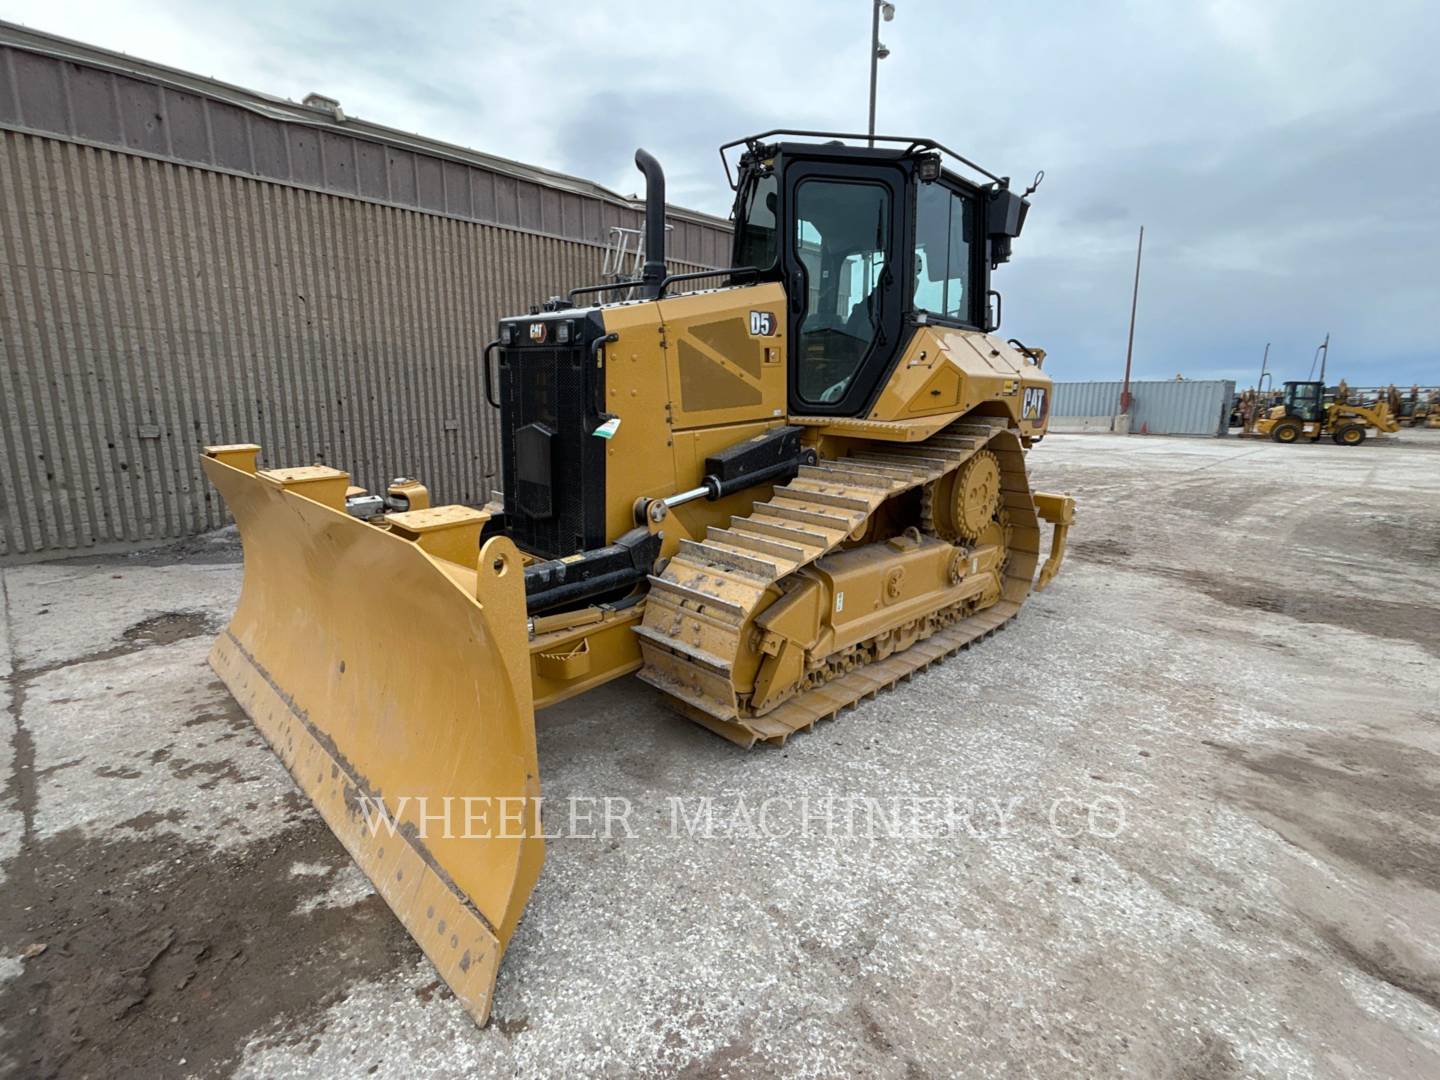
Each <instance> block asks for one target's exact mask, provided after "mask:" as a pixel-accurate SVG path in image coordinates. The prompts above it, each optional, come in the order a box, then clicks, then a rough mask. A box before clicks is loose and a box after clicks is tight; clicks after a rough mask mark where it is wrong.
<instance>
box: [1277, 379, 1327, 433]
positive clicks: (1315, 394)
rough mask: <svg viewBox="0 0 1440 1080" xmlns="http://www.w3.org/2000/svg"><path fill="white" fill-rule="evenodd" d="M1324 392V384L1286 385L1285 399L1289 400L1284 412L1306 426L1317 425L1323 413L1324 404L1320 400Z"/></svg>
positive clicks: (1303, 383)
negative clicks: (1303, 422) (1302, 421)
mask: <svg viewBox="0 0 1440 1080" xmlns="http://www.w3.org/2000/svg"><path fill="white" fill-rule="evenodd" d="M1324 390H1325V384H1324V383H1318V382H1302V383H1286V384H1285V391H1286V397H1287V398H1288V399H1289V400H1287V401H1286V402H1285V411H1286V412H1287V413H1289V414H1290V415H1291V416H1293V417H1296V418H1297V419H1299V420H1304V421H1305V422H1306V423H1307V424H1314V423H1318V422H1319V421H1320V419H1321V418H1322V416H1323V415H1324V411H1325V406H1324V402H1323V401H1322V400H1321V398H1322V395H1323V393H1324Z"/></svg>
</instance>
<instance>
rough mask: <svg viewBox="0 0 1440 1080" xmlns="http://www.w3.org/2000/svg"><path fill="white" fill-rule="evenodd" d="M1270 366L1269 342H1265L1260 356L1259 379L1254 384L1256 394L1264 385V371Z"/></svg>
mask: <svg viewBox="0 0 1440 1080" xmlns="http://www.w3.org/2000/svg"><path fill="white" fill-rule="evenodd" d="M1269 366H1270V342H1268V341H1267V342H1265V355H1264V356H1262V357H1261V358H1260V379H1259V381H1258V382H1256V384H1255V392H1256V393H1257V394H1258V393H1259V392H1260V391H1261V390H1262V389H1263V388H1264V386H1265V371H1266V369H1267V368H1269Z"/></svg>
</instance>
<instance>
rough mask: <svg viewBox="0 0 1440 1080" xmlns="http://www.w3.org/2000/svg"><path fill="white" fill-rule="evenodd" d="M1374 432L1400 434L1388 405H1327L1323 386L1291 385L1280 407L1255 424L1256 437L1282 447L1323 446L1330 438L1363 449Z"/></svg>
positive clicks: (1282, 398) (1311, 384)
mask: <svg viewBox="0 0 1440 1080" xmlns="http://www.w3.org/2000/svg"><path fill="white" fill-rule="evenodd" d="M1342 389H1343V387H1342ZM1342 397H1343V395H1342ZM1371 428H1374V429H1375V430H1376V431H1382V432H1385V433H1386V434H1394V433H1395V432H1397V431H1399V430H1400V424H1399V422H1398V421H1397V420H1396V419H1395V416H1394V414H1393V413H1392V412H1391V411H1390V406H1389V405H1388V404H1387V403H1386V402H1384V401H1377V402H1375V403H1374V404H1372V405H1351V404H1349V403H1348V402H1346V401H1343V400H1341V399H1340V398H1337V399H1336V400H1334V401H1326V400H1325V384H1324V383H1323V382H1287V383H1286V384H1285V391H1284V394H1283V396H1282V397H1281V399H1280V404H1279V405H1276V406H1275V407H1274V408H1273V409H1271V410H1270V413H1269V415H1268V416H1265V417H1264V418H1262V419H1261V420H1259V421H1258V422H1257V423H1256V424H1255V434H1256V435H1259V436H1262V437H1265V436H1268V437H1270V438H1272V439H1274V440H1275V441H1276V442H1279V443H1295V442H1300V441H1302V440H1304V441H1306V442H1319V441H1320V439H1321V438H1322V437H1323V436H1326V435H1329V436H1330V438H1331V439H1332V440H1334V441H1335V442H1336V443H1338V444H1339V445H1341V446H1359V445H1360V444H1361V443H1363V442H1364V441H1365V437H1366V435H1367V434H1368V433H1369V430H1370V429H1371Z"/></svg>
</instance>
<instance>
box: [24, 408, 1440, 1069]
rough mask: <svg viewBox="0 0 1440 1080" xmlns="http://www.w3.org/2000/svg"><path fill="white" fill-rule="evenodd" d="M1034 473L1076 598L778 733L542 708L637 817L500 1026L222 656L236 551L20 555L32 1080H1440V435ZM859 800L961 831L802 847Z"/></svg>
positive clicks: (1165, 447) (548, 738)
mask: <svg viewBox="0 0 1440 1080" xmlns="http://www.w3.org/2000/svg"><path fill="white" fill-rule="evenodd" d="M1032 467H1033V469H1034V471H1035V474H1036V481H1037V484H1038V485H1040V486H1043V487H1046V488H1051V489H1061V490H1067V491H1070V492H1071V493H1073V494H1074V495H1075V496H1076V497H1077V500H1078V503H1079V520H1078V523H1077V525H1076V528H1075V531H1074V534H1073V542H1072V547H1071V556H1070V559H1069V560H1068V561H1067V563H1066V566H1065V569H1064V571H1063V572H1062V574H1061V576H1060V577H1059V578H1058V579H1057V581H1056V583H1055V585H1054V586H1053V587H1052V588H1051V589H1050V590H1049V591H1048V592H1046V593H1043V594H1040V595H1039V596H1037V597H1035V598H1033V599H1032V600H1031V601H1030V603H1029V604H1028V605H1027V607H1026V610H1025V611H1024V613H1023V614H1022V615H1021V617H1020V618H1019V620H1018V621H1017V622H1015V623H1014V624H1012V626H1011V627H1010V628H1009V629H1007V630H1005V631H1004V632H1003V633H1002V634H1000V635H998V636H996V637H995V638H993V639H991V640H990V641H987V642H985V643H984V644H982V645H980V646H978V647H976V648H974V649H972V650H970V651H968V652H965V653H962V654H961V655H959V656H957V657H955V658H952V659H951V660H949V661H948V662H946V663H945V664H944V665H942V666H940V667H938V668H935V669H932V670H931V671H930V672H929V673H927V674H926V675H924V676H921V677H918V678H916V679H915V680H914V681H913V682H911V683H909V684H906V685H904V686H903V687H901V688H900V689H898V690H896V691H894V692H891V693H888V694H885V695H882V696H881V697H879V698H878V699H876V700H875V701H872V702H870V703H867V704H865V705H864V706H862V707H861V708H859V709H856V710H853V711H851V712H849V713H847V714H845V715H844V716H843V717H842V718H841V719H840V720H839V721H837V722H835V723H832V724H827V725H824V726H822V727H820V728H818V729H816V730H815V731H814V732H812V733H810V734H808V735H805V736H803V737H799V738H796V739H794V740H793V741H792V742H791V743H790V744H789V745H788V746H786V747H785V748H784V749H780V750H756V751H752V752H749V753H745V752H742V751H740V750H738V749H736V748H735V747H733V746H731V745H730V744H728V743H726V742H724V741H722V740H721V739H718V738H716V737H715V736H713V735H710V734H709V733H707V732H705V731H703V730H701V729H699V728H696V727H693V726H691V725H689V724H688V723H686V722H684V721H682V720H679V719H677V718H676V717H674V716H673V715H671V714H670V713H669V712H667V710H666V709H665V708H664V706H663V704H662V702H661V701H660V699H659V697H658V696H657V695H656V694H655V693H654V692H653V691H651V690H650V689H649V688H647V687H646V686H644V685H643V684H641V683H639V682H638V681H636V680H634V679H624V680H621V681H620V682H618V683H614V684H611V685H610V686H608V687H605V688H602V689H601V690H598V691H595V692H593V693H591V694H589V695H587V696H585V697H583V698H581V699H579V700H576V701H572V702H570V703H567V704H565V705H563V706H560V707H557V708H555V709H552V710H549V711H547V712H545V713H542V714H541V715H540V716H539V717H538V718H537V731H538V736H539V744H540V760H541V769H542V780H543V783H544V786H545V790H546V795H547V799H548V801H549V802H550V803H551V804H560V805H563V804H564V803H565V801H566V800H567V799H568V798H570V797H572V796H574V797H579V798H585V797H600V796H607V795H608V796H612V797H616V798H623V799H627V800H629V803H630V805H631V807H632V808H633V809H632V813H631V816H630V818H629V822H630V825H631V828H632V830H633V835H632V836H624V835H619V834H618V830H617V835H615V836H612V837H611V838H610V839H603V838H597V839H558V840H554V841H551V842H550V845H549V851H548V859H547V863H546V866H545V871H544V874H543V876H542V878H541V881H540V884H539V887H538V888H537V890H536V892H535V895H534V897H533V898H532V900H531V903H530V907H529V909H528V911H527V913H526V916H525V918H524V920H523V922H522V923H521V926H520V929H519V931H518V933H517V934H516V937H515V940H514V942H513V944H512V945H511V948H510V951H509V953H508V954H507V956H506V958H505V962H504V965H503V967H502V971H501V976H500V982H499V986H498V988H497V995H496V1006H495V1014H494V1017H493V1019H492V1022H491V1023H490V1025H489V1026H488V1027H487V1028H485V1029H484V1030H480V1029H477V1028H475V1026H474V1025H473V1024H472V1023H471V1022H470V1020H469V1018H468V1017H467V1016H466V1015H465V1014H464V1012H463V1011H462V1010H461V1009H460V1007H459V1006H458V1004H457V1003H456V1002H455V1001H454V1000H453V998H451V997H450V995H449V994H448V992H447V991H446V990H445V989H444V987H443V985H441V984H439V983H438V981H437V979H436V977H435V975H434V972H433V971H432V970H431V969H430V967H429V965H428V964H427V962H426V961H425V960H424V959H423V957H422V956H421V955H420V953H419V950H418V949H417V948H416V947H415V946H414V944H413V943H412V942H411V941H410V939H409V938H408V937H407V936H406V935H405V933H404V932H403V930H401V929H400V928H399V926H398V924H397V923H396V922H395V920H394V919H393V918H392V917H391V916H390V914H389V912H388V910H387V909H386V908H385V906H384V904H383V903H382V902H381V901H380V900H379V899H378V898H377V897H376V896H375V895H374V894H373V893H372V892H371V890H370V888H369V886H368V884H367V883H366V881H365V880H364V878H363V877H361V876H360V875H359V874H358V872H357V871H355V869H354V868H353V866H351V865H350V864H349V863H348V860H347V859H346V857H345V855H344V853H343V851H342V850H341V849H340V847H339V845H338V844H337V843H336V842H335V841H334V840H333V838H331V836H330V834H329V833H328V831H327V830H326V829H325V827H324V826H323V824H322V823H321V822H320V821H319V818H318V817H317V816H316V814H315V813H314V812H313V811H312V810H311V809H310V808H309V806H308V804H307V803H306V802H305V801H304V800H303V799H302V798H300V797H298V796H297V795H296V793H295V792H294V790H293V787H292V785H291V783H290V781H289V778H288V776H287V775H286V774H285V772H284V770H283V769H282V768H281V766H280V765H279V763H278V762H277V761H276V760H275V759H274V758H273V757H272V756H271V755H270V753H269V751H268V750H267V749H266V748H265V746H264V744H263V742H262V741H261V739H260V738H259V737H258V735H257V734H256V733H255V732H254V731H253V729H252V728H251V727H250V726H249V724H248V722H247V721H246V720H245V719H244V717H243V716H242V715H241V714H239V712H238V711H237V709H236V707H235V706H234V704H233V703H232V702H231V701H230V699H229V697H228V695H227V693H226V692H225V690H224V688H223V686H221V684H220V683H218V682H217V681H216V680H215V679H214V677H213V675H212V674H211V672H210V671H209V669H208V667H207V666H206V663H205V656H206V652H207V650H208V647H209V643H210V640H211V638H212V637H213V635H214V633H215V632H216V631H217V630H218V629H219V627H221V626H222V625H223V623H224V620H225V618H226V617H227V615H228V611H229V609H230V606H231V605H232V604H233V602H234V599H235V596H236V592H237V589H238V585H239V579H240V567H239V563H238V557H239V552H238V547H237V546H236V544H235V540H234V537H233V534H225V533H221V534H217V535H216V536H214V537H212V538H208V539H207V540H205V541H202V542H198V543H191V544H188V545H186V546H185V547H184V548H183V549H176V550H173V551H169V552H159V553H156V552H151V553H147V554H145V555H141V556H134V557H130V558H123V557H116V558H108V557H107V558H103V559H101V558H95V559H77V560H70V561H66V562H63V563H51V564H41V565H30V566H20V567H14V568H10V569H5V570H4V571H3V579H0V580H3V590H4V595H3V602H4V619H3V621H0V675H3V676H4V679H3V682H0V778H3V780H4V782H5V788H4V790H3V797H0V889H3V895H4V903H3V905H0V1028H3V1031H0V1069H4V1068H6V1067H8V1071H9V1072H10V1073H11V1074H13V1075H16V1076H27V1077H28V1076H42V1075H50V1074H59V1075H67V1076H68V1075H87V1074H88V1075H97V1076H98V1075H114V1074H134V1075H142V1074H143V1075H146V1076H190V1075H194V1076H212V1075H231V1074H234V1075H240V1076H247V1077H251V1076H253V1077H284V1076H309V1075H317V1074H319V1075H328V1076H351V1075H354V1076H377V1077H388V1076H394V1077H407V1078H408V1077H451V1076H456V1077H458V1076H515V1075H520V1076H585V1075H611V1074H614V1075H636V1074H640V1075H658V1074H665V1075H670V1074H680V1075H690V1076H758V1075H763V1076H769V1075H778V1074H784V1075H796V1076H826V1077H828V1076H845V1075H872V1076H877V1077H890V1076H894V1077H901V1076H903V1077H922V1076H951V1075H959V1074H975V1075H993V1074H997V1073H1002V1072H1003V1073H1015V1074H1036V1075H1045V1076H1072V1075H1077V1074H1101V1073H1103V1074H1113V1073H1116V1072H1128V1073H1131V1074H1135V1075H1141V1076H1175V1077H1181V1076H1184V1077H1228V1076H1238V1075H1265V1076H1274V1075H1285V1074H1303V1075H1317V1074H1318V1075H1328V1076H1345V1077H1350V1076H1367V1077H1369V1076H1414V1075H1437V1074H1440V904H1437V902H1436V901H1437V897H1436V890H1437V889H1440V849H1437V847H1436V844H1435V836H1436V827H1437V823H1440V801H1437V799H1436V797H1435V794H1434V793H1435V791H1436V784H1437V779H1440V756H1437V754H1440V664H1437V656H1440V432H1426V431H1418V432H1408V431H1407V432H1405V433H1403V434H1402V435H1400V436H1398V437H1394V438H1390V439H1385V440H1379V441H1375V442H1371V443H1367V444H1366V445H1365V446H1363V447H1360V448H1358V449H1350V448H1346V449H1342V448H1339V447H1335V446H1333V445H1330V444H1328V443H1327V444H1324V445H1317V446H1296V447H1281V446H1278V445H1275V444H1272V443H1269V442H1257V441H1244V440H1238V439H1224V440H1182V439H1158V438H1149V439H1147V438H1140V437H1132V438H1129V439H1125V438H1118V437H1111V436H1051V437H1050V438H1049V439H1048V440H1046V442H1045V443H1044V444H1043V446H1041V447H1040V448H1038V449H1037V450H1036V451H1035V452H1034V453H1033V455H1032ZM703 795H709V796H712V797H713V799H714V804H713V806H714V814H715V826H716V827H715V829H714V830H713V834H712V835H709V836H703V835H694V836H692V835H687V834H685V833H684V832H683V830H682V832H681V835H678V836H676V835H672V834H671V829H670V819H671V809H670V808H671V805H672V804H671V802H670V800H671V799H673V798H685V799H695V798H698V797H699V796H703ZM826 795H837V796H842V797H855V796H858V797H860V798H873V799H876V800H880V803H879V804H878V805H879V806H880V807H881V808H882V810H885V809H886V808H890V809H891V810H893V809H894V808H895V807H900V806H903V807H907V808H908V807H913V806H915V805H916V803H915V802H914V800H916V799H918V798H934V799H940V800H943V799H947V798H948V799H950V800H951V803H950V804H949V805H951V806H952V807H953V808H956V809H955V812H954V813H953V814H952V816H951V817H950V818H949V819H947V820H946V821H944V822H941V821H938V820H937V819H936V817H935V816H934V815H935V808H936V807H938V806H940V805H943V804H941V803H931V804H921V805H922V806H923V807H924V808H926V809H925V816H924V817H923V820H921V821H919V822H910V821H909V820H908V819H907V818H905V817H904V814H903V813H901V814H894V813H890V814H889V816H888V817H887V818H886V820H885V821H880V822H878V823H877V825H878V827H877V828H875V829H873V830H869V831H873V832H874V833H875V835H873V836H872V835H867V830H864V829H862V830H861V835H859V836H845V835H841V834H840V833H839V831H838V830H837V832H836V834H834V835H826V834H825V831H824V829H823V827H820V828H817V827H816V826H815V823H814V821H813V819H812V820H811V822H810V823H809V824H810V829H809V832H808V834H806V835H798V836H797V835H789V836H783V835H776V834H778V833H784V832H787V831H788V832H792V833H799V832H803V831H804V830H803V829H802V826H804V825H805V824H806V822H804V821H802V820H801V814H800V811H799V810H797V809H796V807H798V806H799V805H801V803H802V800H804V799H806V798H808V799H810V800H819V799H821V798H823V797H824V796H826ZM767 796H783V797H785V798H786V799H787V800H788V803H787V804H784V805H782V804H776V811H775V813H774V814H772V816H771V819H770V820H769V821H768V824H769V826H770V834H768V835H762V834H759V832H758V830H750V832H751V833H753V834H747V830H746V829H745V828H744V824H745V822H744V819H743V817H741V816H740V812H741V810H742V809H749V810H751V811H753V810H754V809H755V808H756V807H758V806H759V804H760V803H761V802H762V801H763V800H764V799H765V798H766V797H767ZM894 799H898V800H900V801H899V802H890V801H889V800H894ZM689 805H691V806H693V805H694V804H689ZM896 817H899V818H900V819H901V820H900V821H899V822H897V821H895V820H891V819H893V818H896ZM885 826H888V827H885ZM947 826H948V827H947ZM42 947H43V951H41V949H42Z"/></svg>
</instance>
